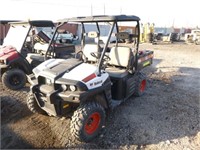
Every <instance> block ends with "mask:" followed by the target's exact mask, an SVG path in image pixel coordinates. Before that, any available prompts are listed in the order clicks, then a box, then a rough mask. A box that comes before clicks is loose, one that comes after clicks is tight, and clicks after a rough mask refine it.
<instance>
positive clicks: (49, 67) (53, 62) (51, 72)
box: [33, 58, 82, 79]
mask: <svg viewBox="0 0 200 150" xmlns="http://www.w3.org/2000/svg"><path fill="white" fill-rule="evenodd" d="M81 63H82V62H81V61H79V60H78V59H73V58H72V59H66V60H65V59H49V60H47V61H45V62H43V63H41V64H40V65H39V66H37V67H36V68H34V69H33V73H34V74H35V76H36V77H38V76H44V77H49V78H53V79H54V78H56V77H60V76H62V75H63V74H64V73H65V72H69V71H71V70H72V69H73V68H74V67H76V66H77V65H79V64H81Z"/></svg>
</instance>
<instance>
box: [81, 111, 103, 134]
mask: <svg viewBox="0 0 200 150" xmlns="http://www.w3.org/2000/svg"><path fill="white" fill-rule="evenodd" d="M100 120H101V116H100V114H99V113H97V112H95V113H93V114H92V115H90V117H89V118H88V120H87V122H86V124H85V131H86V133H87V134H93V133H94V132H95V131H96V130H97V129H98V127H99V124H100Z"/></svg>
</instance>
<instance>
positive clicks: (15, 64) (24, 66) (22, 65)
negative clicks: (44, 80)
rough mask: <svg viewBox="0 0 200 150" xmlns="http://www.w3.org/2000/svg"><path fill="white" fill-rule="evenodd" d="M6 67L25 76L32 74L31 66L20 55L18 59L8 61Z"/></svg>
mask: <svg viewBox="0 0 200 150" xmlns="http://www.w3.org/2000/svg"><path fill="white" fill-rule="evenodd" d="M8 66H9V67H11V68H19V69H21V70H23V71H24V72H25V73H26V74H31V73H32V68H31V65H30V64H29V63H28V62H27V60H26V59H25V58H23V57H22V56H21V55H20V57H18V58H16V59H13V60H11V61H9V62H8Z"/></svg>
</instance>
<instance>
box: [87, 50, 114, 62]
mask: <svg viewBox="0 0 200 150" xmlns="http://www.w3.org/2000/svg"><path fill="white" fill-rule="evenodd" d="M96 53H97V54H98V52H96ZM90 55H91V56H92V57H94V58H96V59H98V58H99V57H98V56H97V55H96V54H95V53H94V52H91V53H90ZM104 57H105V58H103V61H109V60H111V58H110V57H109V56H108V55H106V54H105V55H104Z"/></svg>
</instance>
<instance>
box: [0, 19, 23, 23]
mask: <svg viewBox="0 0 200 150" xmlns="http://www.w3.org/2000/svg"><path fill="white" fill-rule="evenodd" d="M18 21H19V20H0V24H8V23H9V22H18Z"/></svg>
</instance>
